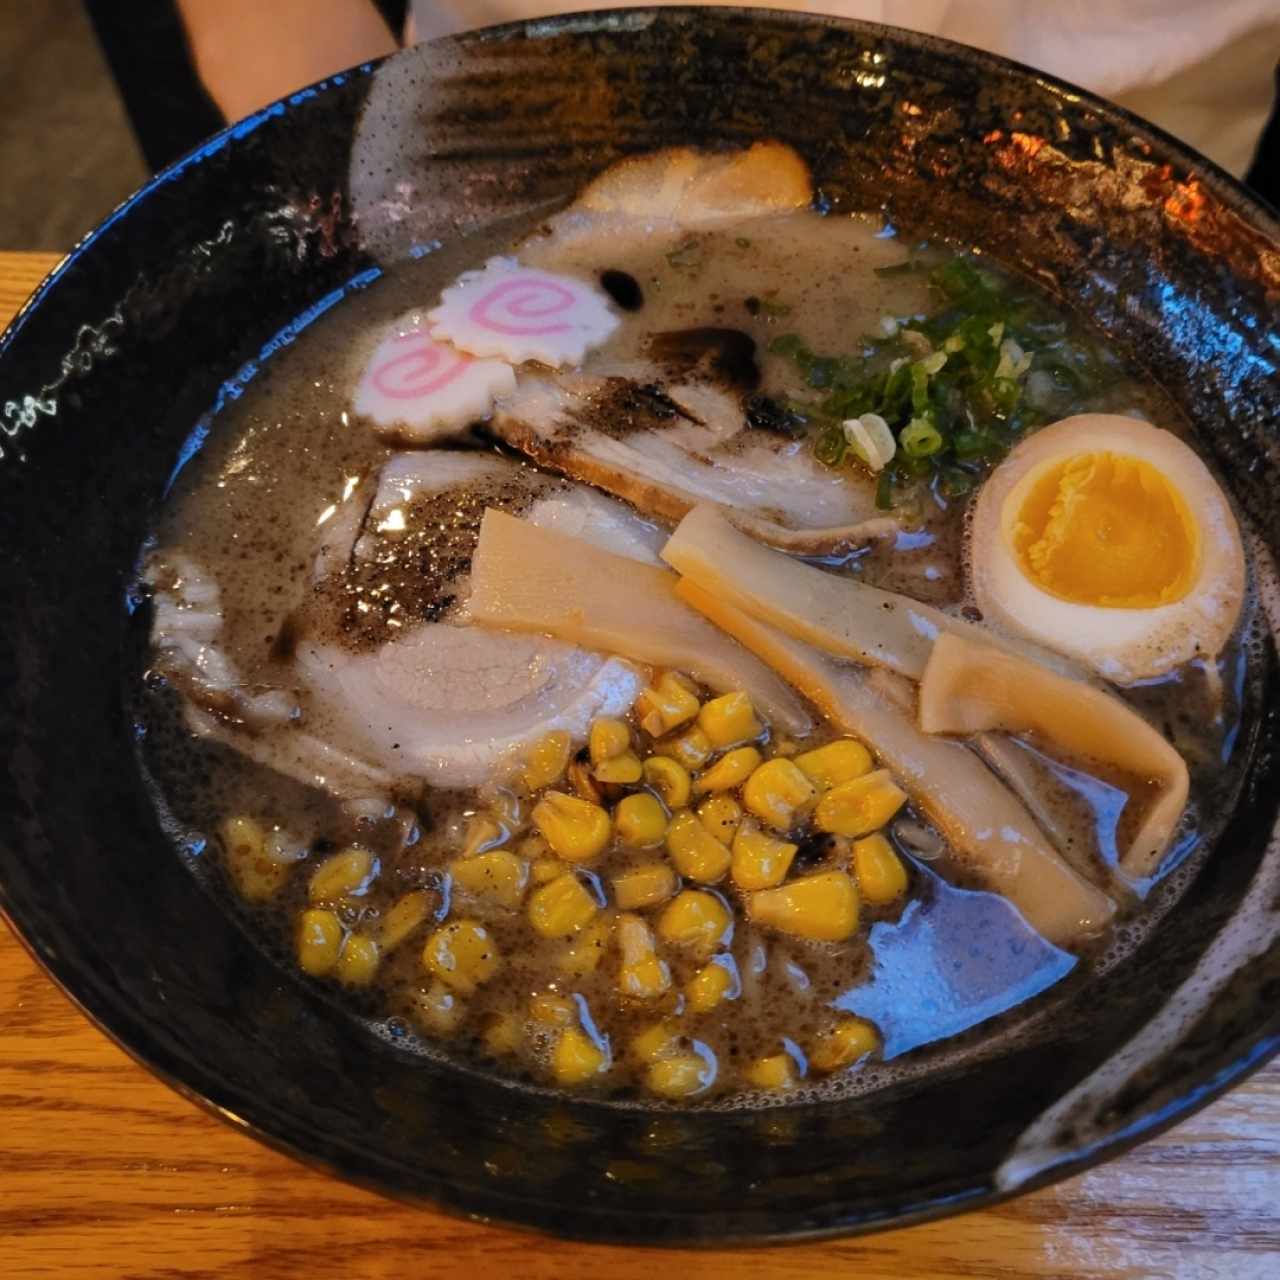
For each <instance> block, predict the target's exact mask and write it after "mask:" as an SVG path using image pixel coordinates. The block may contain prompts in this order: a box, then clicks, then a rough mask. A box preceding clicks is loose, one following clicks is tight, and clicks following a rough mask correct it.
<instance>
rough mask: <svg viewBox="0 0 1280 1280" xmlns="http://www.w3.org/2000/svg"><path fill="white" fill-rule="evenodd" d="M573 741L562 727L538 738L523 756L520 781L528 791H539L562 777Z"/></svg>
mask: <svg viewBox="0 0 1280 1280" xmlns="http://www.w3.org/2000/svg"><path fill="white" fill-rule="evenodd" d="M572 746H573V742H572V740H571V739H570V737H569V735H568V734H567V733H565V731H564V730H563V729H555V730H553V731H552V732H551V733H548V734H547V735H546V736H545V737H543V738H539V739H538V741H537V742H535V743H534V744H533V746H532V747H531V748H530V749H529V753H528V754H527V755H526V756H525V761H524V773H523V774H522V775H521V781H523V783H524V785H525V786H526V787H527V788H528V789H529V790H530V791H541V790H542V788H543V787H549V786H551V784H552V783H554V782H559V781H560V779H561V778H563V777H564V771H565V769H566V768H567V767H568V764H569V751H570V748H571V747H572Z"/></svg>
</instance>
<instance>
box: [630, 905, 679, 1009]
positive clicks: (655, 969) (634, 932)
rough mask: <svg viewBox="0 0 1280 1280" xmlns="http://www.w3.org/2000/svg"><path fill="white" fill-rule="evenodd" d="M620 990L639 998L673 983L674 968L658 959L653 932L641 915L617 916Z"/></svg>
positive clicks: (649, 997) (649, 996)
mask: <svg viewBox="0 0 1280 1280" xmlns="http://www.w3.org/2000/svg"><path fill="white" fill-rule="evenodd" d="M617 935H618V950H619V952H620V953H621V955H622V964H621V967H620V968H619V970H618V990H619V991H620V992H621V993H622V994H623V995H624V996H630V997H632V998H633V999H636V1000H652V999H654V998H656V997H657V996H660V995H663V994H665V993H666V992H667V991H668V990H669V989H670V987H671V971H670V969H668V968H667V966H666V965H665V964H664V963H663V962H662V961H661V960H660V959H658V954H657V951H656V950H655V948H654V945H653V933H652V932H651V931H650V929H649V926H648V925H647V924H645V922H644V921H643V920H641V919H640V917H639V916H633V915H622V916H619V917H618V926H617Z"/></svg>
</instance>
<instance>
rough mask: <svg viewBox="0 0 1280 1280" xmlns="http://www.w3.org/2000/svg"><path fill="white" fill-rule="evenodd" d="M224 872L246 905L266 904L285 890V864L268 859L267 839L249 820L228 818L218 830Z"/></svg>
mask: <svg viewBox="0 0 1280 1280" xmlns="http://www.w3.org/2000/svg"><path fill="white" fill-rule="evenodd" d="M220 834H221V836H222V845H223V849H224V850H225V851H226V859H227V871H228V873H229V874H230V876H231V879H232V882H233V883H234V884H235V887H236V892H237V893H239V895H240V896H241V897H242V898H244V899H246V900H247V901H249V902H265V901H266V900H267V899H268V898H272V897H274V896H275V895H276V894H277V893H279V892H280V890H281V889H283V888H284V885H285V881H286V880H288V878H289V866H288V864H287V863H283V862H277V861H276V860H275V859H274V858H271V857H270V856H268V853H267V838H266V835H265V833H264V832H263V830H262V827H261V826H259V824H258V823H256V822H255V821H254V820H253V819H252V818H248V817H237V818H228V819H227V820H226V821H225V822H224V823H223V824H222V827H221V830H220Z"/></svg>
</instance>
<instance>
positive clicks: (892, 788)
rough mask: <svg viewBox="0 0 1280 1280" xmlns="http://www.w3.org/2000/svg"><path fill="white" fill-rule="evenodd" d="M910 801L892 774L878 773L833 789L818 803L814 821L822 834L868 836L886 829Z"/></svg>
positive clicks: (882, 771) (886, 772)
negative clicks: (885, 826)
mask: <svg viewBox="0 0 1280 1280" xmlns="http://www.w3.org/2000/svg"><path fill="white" fill-rule="evenodd" d="M906 800H907V793H906V792H905V791H903V789H902V788H901V787H900V786H898V784H897V783H896V782H894V780H893V779H892V778H891V777H890V776H889V771H888V770H887V769H877V770H876V771H875V773H867V774H864V775H863V776H862V777H861V778H853V779H852V780H850V781H849V782H842V783H840V784H839V786H835V787H832V788H831V790H830V791H828V792H827V793H826V795H824V796H823V797H822V799H821V800H819V801H818V807H817V809H816V810H815V811H814V815H813V820H814V823H815V825H816V826H817V827H818V829H819V830H821V831H831V832H834V833H835V834H836V835H838V836H865V835H867V834H868V833H870V832H872V831H875V830H877V829H878V828H879V827H883V826H884V824H885V823H886V822H888V821H889V819H890V818H892V817H893V815H894V814H895V813H897V812H898V810H899V809H901V808H902V806H903V805H904V804H905V803H906Z"/></svg>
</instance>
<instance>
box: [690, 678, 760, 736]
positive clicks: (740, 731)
mask: <svg viewBox="0 0 1280 1280" xmlns="http://www.w3.org/2000/svg"><path fill="white" fill-rule="evenodd" d="M698 728H699V729H701V730H702V732H703V733H705V734H706V735H707V737H708V738H710V739H711V745H712V746H714V747H718V748H724V747H732V746H735V745H736V744H737V743H739V742H750V741H751V740H752V739H753V738H758V737H759V736H760V734H761V733H762V732H763V731H764V726H763V725H762V724H761V723H760V721H759V720H758V719H756V709H755V708H754V707H753V706H752V705H751V698H750V697H749V696H748V695H747V694H745V693H741V692H739V693H726V694H722V695H721V696H720V697H718V698H712V699H711V701H710V702H706V703H704V704H703V706H702V710H701V711H699V712H698Z"/></svg>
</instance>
